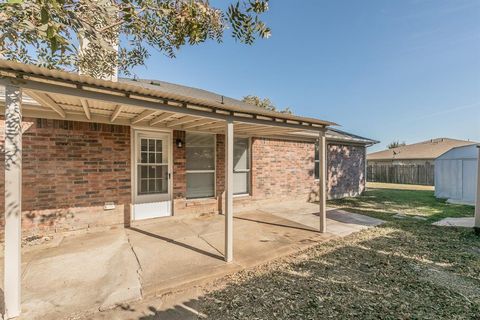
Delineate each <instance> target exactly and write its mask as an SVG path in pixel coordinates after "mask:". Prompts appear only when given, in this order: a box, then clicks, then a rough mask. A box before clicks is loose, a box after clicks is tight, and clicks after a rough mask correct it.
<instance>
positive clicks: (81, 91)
mask: <svg viewBox="0 0 480 320" xmlns="http://www.w3.org/2000/svg"><path fill="white" fill-rule="evenodd" d="M0 88H1V90H2V91H3V92H1V93H0V105H1V106H2V107H1V108H2V110H4V112H3V114H4V116H2V118H1V122H0V125H1V134H2V139H1V143H2V148H3V149H4V152H2V156H3V157H4V159H3V160H2V163H4V168H3V169H2V170H0V174H1V175H2V177H1V178H0V181H2V182H1V184H0V188H1V189H2V192H4V194H5V197H2V198H1V199H2V200H0V208H1V210H3V211H4V212H5V219H3V216H2V221H1V223H2V225H1V232H2V238H3V232H4V230H5V235H4V236H5V250H6V254H5V256H6V259H7V258H8V259H10V261H18V263H19V250H20V241H21V237H22V233H23V237H26V236H31V235H37V234H40V235H46V234H49V233H54V232H62V231H67V230H76V229H86V228H95V227H105V226H115V225H124V226H127V227H128V226H130V224H132V223H134V222H135V221H137V220H142V219H151V218H159V217H166V216H177V215H186V214H203V213H222V214H224V215H225V217H226V218H225V221H226V226H225V233H226V241H225V243H226V250H225V254H226V260H227V261H231V260H232V250H233V244H232V241H231V237H232V235H231V232H232V231H231V230H232V229H231V226H232V223H233V222H232V214H233V210H234V207H240V206H243V207H245V206H258V205H261V204H262V203H264V202H268V201H281V200H282V199H288V198H297V199H298V198H299V197H301V198H304V199H305V200H307V201H319V203H320V207H319V212H320V218H319V219H320V231H321V232H324V231H325V230H326V226H325V211H326V203H325V199H326V198H327V197H328V198H339V197H344V196H356V195H359V194H361V193H362V191H363V190H364V188H365V166H366V147H367V146H368V145H371V144H373V143H376V141H373V140H370V139H366V138H362V137H359V136H356V135H353V134H349V133H346V132H343V131H340V130H337V129H332V128H330V126H332V125H335V124H334V123H332V122H328V121H324V120H318V119H312V118H305V117H299V116H294V115H289V114H282V113H276V112H270V111H267V110H264V109H261V108H257V107H255V106H252V105H249V104H245V103H243V102H241V101H238V100H235V99H231V98H227V97H224V96H221V95H218V94H215V93H211V92H207V91H204V90H199V89H194V88H189V87H184V86H179V85H174V84H170V83H166V82H161V81H147V80H141V81H132V80H122V79H120V80H119V81H118V82H113V81H106V80H99V79H93V78H90V77H86V76H80V75H77V74H72V73H67V72H61V71H53V70H47V69H44V68H39V67H35V66H30V65H25V64H20V63H15V62H10V61H0ZM20 181H21V182H20ZM4 182H5V183H4ZM20 225H21V231H22V232H20ZM12 265H14V266H13V267H12ZM15 265H16V264H15V263H9V266H6V271H5V272H6V274H10V275H11V276H10V277H9V279H11V280H9V281H11V283H10V284H8V283H7V284H6V290H10V292H9V293H6V303H7V305H8V304H10V305H12V304H13V305H15V303H14V302H11V301H10V302H8V301H7V300H8V299H7V298H8V296H10V297H11V296H12V295H13V296H15V294H14V293H11V292H12V291H14V289H11V288H10V287H15V286H16V285H17V281H19V280H18V274H17V273H16V272H17V271H18V270H16V269H15V268H16V267H15ZM17 267H18V265H17ZM12 268H13V269H12ZM9 288H10V289H9ZM12 299H14V298H12Z"/></svg>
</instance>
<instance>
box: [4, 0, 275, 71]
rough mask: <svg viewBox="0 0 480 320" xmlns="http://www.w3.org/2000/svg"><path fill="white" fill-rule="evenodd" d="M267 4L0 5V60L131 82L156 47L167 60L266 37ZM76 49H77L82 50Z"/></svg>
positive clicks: (63, 0)
mask: <svg viewBox="0 0 480 320" xmlns="http://www.w3.org/2000/svg"><path fill="white" fill-rule="evenodd" d="M267 10H268V0H234V2H233V3H231V4H229V5H228V8H227V9H226V10H221V9H218V8H215V7H213V6H211V5H210V3H209V2H208V0H6V2H3V3H1V4H0V57H3V58H4V59H9V60H15V61H20V62H24V63H31V64H37V65H40V66H44V67H48V68H62V69H67V70H70V71H74V70H78V69H80V70H81V71H82V72H83V73H86V74H89V75H91V76H95V77H102V76H109V75H112V74H113V73H114V70H115V69H116V67H118V68H119V69H120V71H121V72H123V73H124V74H126V75H128V74H130V70H131V69H132V67H134V66H137V65H143V64H145V62H146V60H147V59H148V57H149V56H150V54H149V52H148V50H147V49H148V48H154V49H156V50H158V51H160V52H162V53H164V54H166V55H167V56H169V57H172V58H173V57H175V54H176V52H177V51H178V50H179V49H180V48H181V47H182V46H184V45H187V44H188V45H196V44H199V43H202V42H204V41H206V40H215V41H217V42H222V39H223V36H224V32H225V31H226V29H228V28H231V30H232V31H231V35H232V37H233V38H234V39H236V40H237V41H239V42H241V43H245V44H252V43H253V42H254V41H255V40H256V39H257V38H268V37H269V36H270V29H269V28H268V27H267V26H266V25H265V23H264V22H262V21H261V20H260V16H261V14H263V13H265V12H266V11H267ZM82 40H87V41H82ZM80 47H81V49H82V50H80Z"/></svg>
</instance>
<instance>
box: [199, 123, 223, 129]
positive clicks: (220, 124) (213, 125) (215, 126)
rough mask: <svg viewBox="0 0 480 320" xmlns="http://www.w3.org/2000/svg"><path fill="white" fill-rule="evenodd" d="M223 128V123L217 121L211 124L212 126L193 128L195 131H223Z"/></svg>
mask: <svg viewBox="0 0 480 320" xmlns="http://www.w3.org/2000/svg"><path fill="white" fill-rule="evenodd" d="M224 127H225V123H224V122H223V121H217V122H215V123H212V124H208V125H203V126H198V127H195V129H198V130H210V129H217V128H222V129H223V128H224Z"/></svg>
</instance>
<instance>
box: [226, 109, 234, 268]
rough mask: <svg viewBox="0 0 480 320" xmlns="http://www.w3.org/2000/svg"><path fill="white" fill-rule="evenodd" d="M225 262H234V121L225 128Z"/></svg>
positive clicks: (228, 121) (230, 119) (231, 120)
mask: <svg viewBox="0 0 480 320" xmlns="http://www.w3.org/2000/svg"><path fill="white" fill-rule="evenodd" d="M225 261H226V262H232V261H233V119H232V118H229V119H227V123H226V128H225Z"/></svg>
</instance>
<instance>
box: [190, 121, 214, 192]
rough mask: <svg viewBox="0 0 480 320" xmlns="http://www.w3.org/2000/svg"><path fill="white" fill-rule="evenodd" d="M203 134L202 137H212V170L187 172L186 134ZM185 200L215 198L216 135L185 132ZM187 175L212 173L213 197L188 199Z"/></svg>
mask: <svg viewBox="0 0 480 320" xmlns="http://www.w3.org/2000/svg"><path fill="white" fill-rule="evenodd" d="M188 133H190V134H203V135H210V134H211V135H213V159H214V160H213V170H187V169H186V167H187V145H188V142H187V134H188ZM184 148H185V188H186V189H185V199H187V200H201V199H212V198H216V197H217V134H216V133H206V132H198V131H185V147H184ZM189 173H194V174H195V173H213V195H212V196H206V197H193V198H192V197H188V195H187V194H188V191H187V190H188V178H187V175H188V174H189Z"/></svg>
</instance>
